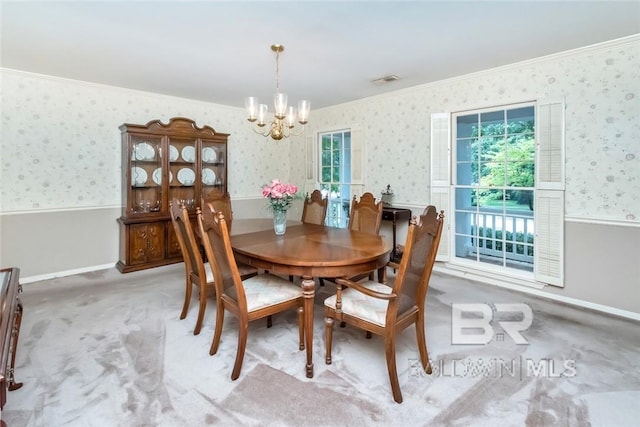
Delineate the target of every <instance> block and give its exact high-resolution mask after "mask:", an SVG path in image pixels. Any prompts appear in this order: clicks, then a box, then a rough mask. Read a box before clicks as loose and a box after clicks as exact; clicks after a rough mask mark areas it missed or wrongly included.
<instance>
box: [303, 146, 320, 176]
mask: <svg viewBox="0 0 640 427" xmlns="http://www.w3.org/2000/svg"><path fill="white" fill-rule="evenodd" d="M305 145H306V150H307V164H306V167H307V169H306V173H305V175H306V177H305V179H306V182H307V184H309V187H310V188H313V187H314V186H315V184H316V182H317V172H318V168H319V167H320V166H319V165H318V162H317V158H318V150H316V138H315V137H314V136H307V137H305Z"/></svg>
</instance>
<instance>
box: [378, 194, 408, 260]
mask: <svg viewBox="0 0 640 427" xmlns="http://www.w3.org/2000/svg"><path fill="white" fill-rule="evenodd" d="M382 220H383V221H393V250H392V251H391V261H393V262H399V261H400V258H401V257H402V253H400V252H398V250H397V249H396V248H397V246H396V223H397V222H398V221H402V220H404V221H410V220H411V209H404V208H394V207H391V206H389V207H384V208H382Z"/></svg>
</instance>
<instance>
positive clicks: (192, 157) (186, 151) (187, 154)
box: [178, 145, 196, 179]
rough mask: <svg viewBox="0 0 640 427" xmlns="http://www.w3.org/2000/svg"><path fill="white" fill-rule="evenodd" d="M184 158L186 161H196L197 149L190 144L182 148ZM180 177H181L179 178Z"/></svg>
mask: <svg viewBox="0 0 640 427" xmlns="http://www.w3.org/2000/svg"><path fill="white" fill-rule="evenodd" d="M182 159H183V160H184V161H185V162H195V161H196V149H195V148H193V147H192V146H190V145H188V146H186V147H184V148H183V149H182ZM178 179H180V178H178Z"/></svg>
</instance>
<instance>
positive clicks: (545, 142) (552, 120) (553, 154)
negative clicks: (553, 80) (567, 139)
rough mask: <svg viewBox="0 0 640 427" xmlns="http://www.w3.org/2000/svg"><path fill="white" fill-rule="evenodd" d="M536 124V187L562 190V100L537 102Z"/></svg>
mask: <svg viewBox="0 0 640 427" xmlns="http://www.w3.org/2000/svg"><path fill="white" fill-rule="evenodd" d="M536 124H537V129H536V135H537V137H538V149H537V151H536V154H537V156H538V159H537V161H536V170H537V176H536V188H540V189H545V190H564V102H562V101H541V102H539V103H538V108H537V112H536Z"/></svg>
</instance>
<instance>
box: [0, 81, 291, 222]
mask: <svg viewBox="0 0 640 427" xmlns="http://www.w3.org/2000/svg"><path fill="white" fill-rule="evenodd" d="M0 78H1V79H2V80H1V82H2V93H1V95H2V123H1V125H2V131H1V132H2V133H1V135H2V146H1V152H0V154H1V159H2V160H1V161H0V162H1V165H0V166H1V168H2V169H1V184H2V185H1V193H2V194H1V201H0V210H1V211H2V212H15V211H32V210H44V209H63V208H86V207H107V206H111V207H113V206H120V203H121V180H122V178H121V139H120V130H119V129H118V127H119V126H120V125H121V124H123V123H137V124H145V123H147V122H149V121H151V120H156V119H160V120H161V121H162V122H163V123H168V121H169V119H170V118H172V117H188V118H190V119H193V120H195V121H196V124H197V125H198V126H203V125H209V126H211V127H213V128H214V129H215V130H216V131H218V132H222V133H229V134H230V137H229V142H228V144H229V150H228V164H229V170H228V175H229V176H228V179H229V191H230V192H231V194H232V195H234V196H235V197H259V196H260V188H261V186H262V184H264V183H265V182H268V181H270V180H271V179H272V178H273V177H282V178H283V179H287V178H288V173H289V156H288V155H285V156H283V155H282V153H281V151H282V147H283V146H284V147H287V146H286V145H276V144H273V143H272V142H270V141H268V140H267V139H266V138H263V137H261V136H259V135H257V134H254V133H253V132H252V131H251V130H250V129H249V127H248V126H247V124H246V120H245V117H244V108H233V107H228V106H222V105H215V104H209V103H204V102H199V101H192V100H187V99H181V98H175V97H169V96H163V95H157V94H151V93H145V92H140V91H133V90H126V89H120V88H115V87H109V86H102V85H95V84H89V83H84V82H77V81H71V80H63V79H58V78H54V77H47V76H40V75H33V74H28V73H22V72H17V71H14V70H0ZM287 150H288V148H287Z"/></svg>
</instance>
